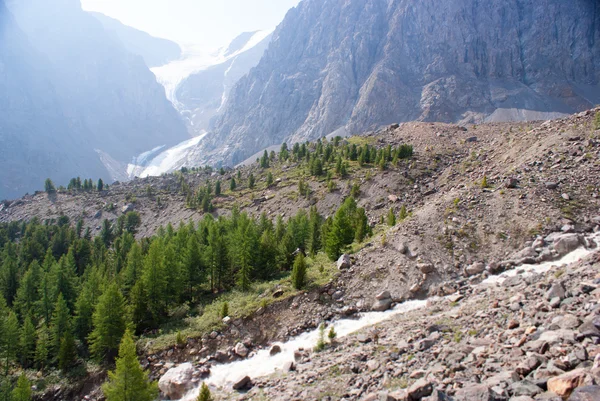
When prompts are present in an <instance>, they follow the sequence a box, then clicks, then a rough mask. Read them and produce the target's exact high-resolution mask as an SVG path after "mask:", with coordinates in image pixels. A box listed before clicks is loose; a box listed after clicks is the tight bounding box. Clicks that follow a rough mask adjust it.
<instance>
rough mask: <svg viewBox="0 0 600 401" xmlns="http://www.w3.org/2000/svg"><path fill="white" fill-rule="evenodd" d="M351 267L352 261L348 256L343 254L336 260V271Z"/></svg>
mask: <svg viewBox="0 0 600 401" xmlns="http://www.w3.org/2000/svg"><path fill="white" fill-rule="evenodd" d="M351 266H352V259H350V255H348V254H343V255H342V256H340V257H339V259H338V260H337V268H338V270H343V269H349V268H350V267H351Z"/></svg>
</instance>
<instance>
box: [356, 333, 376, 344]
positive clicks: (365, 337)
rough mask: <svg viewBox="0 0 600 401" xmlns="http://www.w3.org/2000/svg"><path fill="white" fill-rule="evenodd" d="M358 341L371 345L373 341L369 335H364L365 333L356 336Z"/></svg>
mask: <svg viewBox="0 0 600 401" xmlns="http://www.w3.org/2000/svg"><path fill="white" fill-rule="evenodd" d="M356 340H357V341H358V342H359V343H362V344H367V343H370V342H371V341H373V340H372V339H371V337H370V336H368V335H367V334H364V333H360V334H358V335H357V336H356Z"/></svg>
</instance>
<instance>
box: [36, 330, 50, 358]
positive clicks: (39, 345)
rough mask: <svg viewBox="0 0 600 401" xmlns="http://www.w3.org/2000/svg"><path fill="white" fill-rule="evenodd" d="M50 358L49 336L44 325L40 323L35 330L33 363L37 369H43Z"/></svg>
mask: <svg viewBox="0 0 600 401" xmlns="http://www.w3.org/2000/svg"><path fill="white" fill-rule="evenodd" d="M49 356H50V334H49V333H48V327H47V326H46V323H44V322H42V323H41V324H40V327H39V328H38V330H37V342H36V344H35V362H36V365H37V367H38V369H44V368H45V367H46V364H47V363H48V358H49Z"/></svg>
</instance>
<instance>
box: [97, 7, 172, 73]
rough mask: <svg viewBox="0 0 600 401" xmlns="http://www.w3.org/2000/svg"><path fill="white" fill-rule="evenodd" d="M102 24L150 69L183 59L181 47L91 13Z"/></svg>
mask: <svg viewBox="0 0 600 401" xmlns="http://www.w3.org/2000/svg"><path fill="white" fill-rule="evenodd" d="M90 14H92V15H93V16H94V18H96V19H97V20H98V21H100V22H101V23H102V25H103V26H104V29H105V30H106V31H107V32H108V33H111V34H113V35H115V36H116V37H117V38H118V40H119V41H120V42H121V43H122V44H123V46H125V48H126V49H127V50H128V51H129V52H130V53H132V54H137V55H139V56H142V57H143V58H144V61H145V62H146V65H147V66H148V67H149V68H152V67H160V66H161V65H165V64H167V63H169V62H171V61H173V60H177V59H178V58H179V57H181V47H179V45H178V44H177V43H175V42H172V41H170V40H167V39H162V38H156V37H154V36H151V35H149V34H147V33H146V32H142V31H139V30H137V29H135V28H132V27H130V26H127V25H124V24H122V23H121V22H120V21H118V20H116V19H114V18H110V17H108V16H106V15H104V14H101V13H95V12H92V13H90Z"/></svg>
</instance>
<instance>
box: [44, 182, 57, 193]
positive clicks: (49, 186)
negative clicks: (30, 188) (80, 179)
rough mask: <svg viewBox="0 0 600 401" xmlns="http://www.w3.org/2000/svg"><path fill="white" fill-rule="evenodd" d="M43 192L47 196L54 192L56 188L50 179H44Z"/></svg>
mask: <svg viewBox="0 0 600 401" xmlns="http://www.w3.org/2000/svg"><path fill="white" fill-rule="evenodd" d="M44 191H46V193H49V194H53V193H54V192H56V187H55V186H54V183H53V182H52V180H51V179H50V178H46V181H45V182H44Z"/></svg>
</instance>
